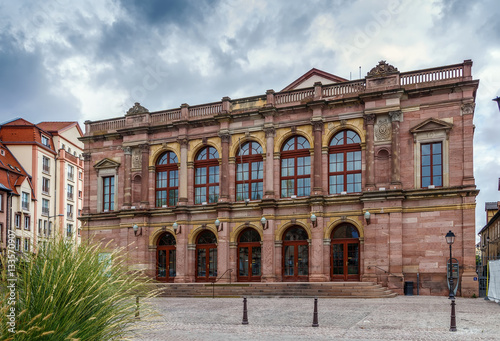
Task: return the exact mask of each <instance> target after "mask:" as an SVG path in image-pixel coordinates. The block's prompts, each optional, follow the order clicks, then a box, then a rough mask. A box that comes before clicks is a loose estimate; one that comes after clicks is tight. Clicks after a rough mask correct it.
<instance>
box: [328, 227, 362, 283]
mask: <svg viewBox="0 0 500 341" xmlns="http://www.w3.org/2000/svg"><path fill="white" fill-rule="evenodd" d="M359 254H360V252H359V232H358V230H357V229H356V227H354V226H353V225H351V224H348V223H344V224H341V225H339V226H337V227H336V228H335V229H334V230H333V231H332V235H331V263H330V265H331V273H330V276H331V279H332V281H359Z"/></svg>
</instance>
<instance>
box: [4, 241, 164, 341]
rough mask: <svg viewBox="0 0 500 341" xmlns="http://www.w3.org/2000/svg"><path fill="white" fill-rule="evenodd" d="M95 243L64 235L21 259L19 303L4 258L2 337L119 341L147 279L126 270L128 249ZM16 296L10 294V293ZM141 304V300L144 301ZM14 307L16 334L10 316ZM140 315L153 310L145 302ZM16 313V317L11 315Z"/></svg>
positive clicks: (132, 318) (17, 284) (143, 294)
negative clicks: (69, 239) (109, 249)
mask: <svg viewBox="0 0 500 341" xmlns="http://www.w3.org/2000/svg"><path fill="white" fill-rule="evenodd" d="M104 250H106V246H105V247H104V248H103V247H101V246H100V245H99V244H95V243H89V244H87V243H82V244H81V245H80V246H75V245H74V244H71V243H67V242H65V241H64V240H63V239H55V240H54V241H51V242H50V243H49V245H48V247H47V248H46V250H42V251H40V252H39V253H38V254H31V255H29V256H28V257H25V258H23V259H22V260H18V262H17V263H16V269H15V271H16V275H17V281H16V282H15V302H13V301H12V299H9V298H12V295H11V289H12V288H11V287H10V288H9V287H8V285H12V281H8V280H7V279H8V276H7V272H6V262H5V260H4V261H3V262H2V263H3V264H4V265H3V269H2V281H1V283H0V285H1V288H0V290H1V292H0V294H1V297H2V300H1V302H0V314H1V316H0V319H1V320H2V321H1V323H0V340H30V341H31V340H58V341H59V340H82V341H83V340H85V341H87V340H88V341H91V340H116V339H124V338H126V337H127V333H128V332H127V330H130V329H131V328H130V327H131V324H132V323H133V322H134V321H136V313H137V312H138V310H137V309H138V307H137V305H136V296H141V297H151V296H153V295H154V293H151V292H149V293H147V292H145V288H144V283H145V278H144V277H142V276H141V275H140V274H139V273H137V272H133V273H131V272H129V271H126V267H125V257H126V254H125V253H124V252H121V251H123V250H115V251H112V252H108V253H106V251H104ZM9 295H11V296H9ZM141 303H142V302H141ZM13 306H14V307H15V333H12V331H14V330H13V329H11V327H12V323H11V324H9V323H7V322H9V321H10V322H11V321H12V318H10V319H9V318H8V316H7V315H8V314H9V313H10V312H11V308H12V307H13ZM139 312H140V314H141V318H142V317H144V315H145V314H146V315H147V314H148V310H147V308H146V307H144V305H143V304H141V306H140V311H139ZM11 317H12V316H11Z"/></svg>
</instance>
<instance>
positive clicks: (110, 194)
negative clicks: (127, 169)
mask: <svg viewBox="0 0 500 341" xmlns="http://www.w3.org/2000/svg"><path fill="white" fill-rule="evenodd" d="M102 187H103V188H102V193H103V194H102V195H103V198H102V199H103V200H102V203H103V207H102V208H103V210H104V212H109V211H113V210H114V209H115V177H114V176H106V177H104V178H102Z"/></svg>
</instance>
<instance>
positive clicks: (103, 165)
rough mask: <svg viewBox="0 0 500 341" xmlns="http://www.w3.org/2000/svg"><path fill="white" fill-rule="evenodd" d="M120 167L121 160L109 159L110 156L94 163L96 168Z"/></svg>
mask: <svg viewBox="0 0 500 341" xmlns="http://www.w3.org/2000/svg"><path fill="white" fill-rule="evenodd" d="M118 167H120V163H119V162H116V161H114V160H111V159H108V158H104V159H102V160H101V161H99V162H97V163H96V164H95V165H94V168H95V169H106V168H115V169H116V168H118Z"/></svg>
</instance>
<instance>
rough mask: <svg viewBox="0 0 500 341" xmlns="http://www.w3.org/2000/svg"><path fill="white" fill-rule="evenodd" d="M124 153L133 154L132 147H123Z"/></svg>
mask: <svg viewBox="0 0 500 341" xmlns="http://www.w3.org/2000/svg"><path fill="white" fill-rule="evenodd" d="M123 154H125V155H132V147H123Z"/></svg>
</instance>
